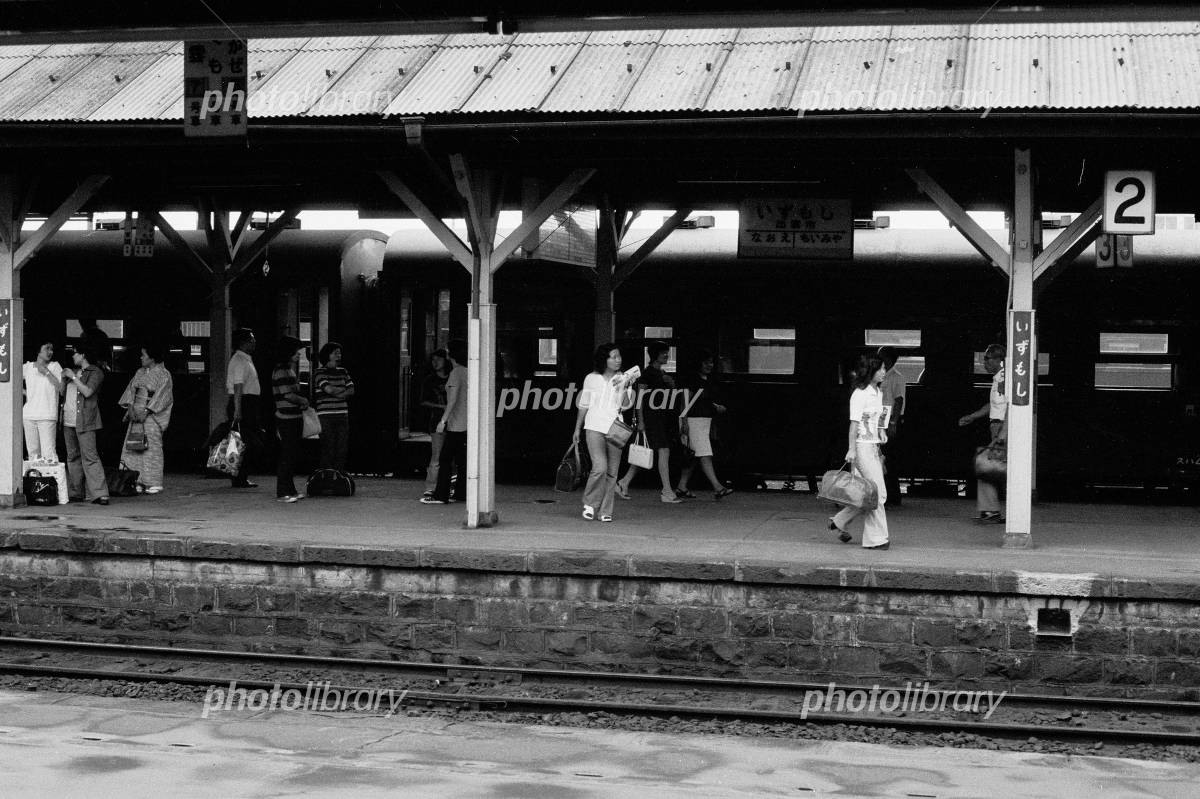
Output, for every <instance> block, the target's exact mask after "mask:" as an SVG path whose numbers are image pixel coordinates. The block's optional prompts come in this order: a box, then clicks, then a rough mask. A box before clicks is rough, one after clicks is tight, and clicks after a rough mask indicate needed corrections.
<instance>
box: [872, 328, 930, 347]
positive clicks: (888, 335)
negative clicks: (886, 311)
mask: <svg viewBox="0 0 1200 799" xmlns="http://www.w3.org/2000/svg"><path fill="white" fill-rule="evenodd" d="M863 339H864V341H863V343H864V344H865V345H866V346H868V347H906V348H914V347H919V346H921V331H920V330H867V331H864V333H863Z"/></svg>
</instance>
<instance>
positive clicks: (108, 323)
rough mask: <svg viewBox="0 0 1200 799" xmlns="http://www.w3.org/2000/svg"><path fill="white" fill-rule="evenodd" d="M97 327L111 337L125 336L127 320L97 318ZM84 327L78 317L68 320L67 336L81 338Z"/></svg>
mask: <svg viewBox="0 0 1200 799" xmlns="http://www.w3.org/2000/svg"><path fill="white" fill-rule="evenodd" d="M96 327H98V328H100V329H101V330H102V331H104V332H105V333H106V334H107V335H108V337H109V338H125V322H124V320H122V319H97V320H96ZM82 335H83V328H82V327H80V326H79V320H78V319H68V320H67V338H79V337H80V336H82Z"/></svg>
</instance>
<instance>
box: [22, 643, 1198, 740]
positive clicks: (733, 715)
mask: <svg viewBox="0 0 1200 799" xmlns="http://www.w3.org/2000/svg"><path fill="white" fill-rule="evenodd" d="M4 673H10V674H24V675H28V676H38V677H56V678H60V679H86V680H108V681H114V682H140V683H151V682H153V683H160V684H172V683H174V684H180V685H190V686H195V687H210V688H215V687H219V686H220V687H223V686H224V685H226V684H229V683H236V685H237V686H238V687H239V688H248V689H252V690H254V689H261V690H275V689H278V690H279V691H281V692H282V691H288V690H296V691H306V690H311V687H312V685H313V683H312V681H310V682H309V683H293V682H282V681H274V680H273V681H267V680H240V679H237V678H229V677H217V676H196V675H190V676H188V675H163V674H149V673H146V672H130V671H103V670H97V669H86V668H70V667H62V666H35V665H30V664H25V663H0V674H4ZM325 687H326V689H327V690H336V691H339V692H347V691H349V692H354V691H361V690H363V688H361V687H354V686H344V685H332V684H330V685H328V686H325ZM412 702H425V703H427V704H430V705H432V704H435V703H436V704H445V705H452V706H455V707H458V708H469V709H477V710H488V711H494V712H506V713H521V712H533V713H546V712H562V713H568V712H569V713H598V712H603V713H610V714H613V715H626V716H655V717H664V716H665V717H670V716H675V717H688V718H694V719H728V720H736V721H751V722H758V723H772V724H804V723H812V724H821V725H834V724H841V725H846V726H858V727H882V728H894V729H906V730H912V731H918V732H929V733H945V732H954V733H959V734H970V735H978V736H983V737H987V736H992V737H1000V738H1013V737H1035V738H1037V739H1039V740H1051V739H1054V738H1071V739H1081V738H1082V739H1088V740H1104V741H1114V742H1130V741H1132V742H1138V743H1156V744H1174V745H1180V744H1182V745H1200V733H1177V732H1157V731H1152V730H1135V729H1128V730H1126V729H1114V728H1107V727H1046V726H1039V725H1032V724H1006V723H992V722H972V721H963V720H960V719H954V720H946V721H942V720H936V719H914V718H906V717H890V716H858V715H853V716H852V715H844V714H837V713H807V714H803V715H802V714H801V713H798V712H790V711H781V710H757V709H753V708H741V707H738V708H733V707H697V706H695V705H661V704H649V703H642V702H606V701H599V700H588V699H543V698H538V697H519V696H504V695H493V694H471V695H462V694H449V693H443V692H436V691H408V692H407V693H405V695H404V697H403V701H402V702H401V704H402V705H405V704H412Z"/></svg>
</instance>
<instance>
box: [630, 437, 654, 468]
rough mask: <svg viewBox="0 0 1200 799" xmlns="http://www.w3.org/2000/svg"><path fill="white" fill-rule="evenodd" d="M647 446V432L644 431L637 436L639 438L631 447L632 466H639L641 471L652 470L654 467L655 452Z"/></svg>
mask: <svg viewBox="0 0 1200 799" xmlns="http://www.w3.org/2000/svg"><path fill="white" fill-rule="evenodd" d="M646 444H647V440H646V432H645V431H644V430H643V431H642V432H640V433H638V434H637V438H636V439H634V442H633V444H632V445H631V446H630V447H629V465H630V466H637V467H638V468H640V469H650V468H652V467H653V466H654V450H652V449H650V447H648V446H646Z"/></svg>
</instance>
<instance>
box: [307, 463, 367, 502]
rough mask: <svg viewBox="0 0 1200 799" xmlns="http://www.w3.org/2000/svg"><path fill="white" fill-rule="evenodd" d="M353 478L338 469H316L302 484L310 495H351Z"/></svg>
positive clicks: (352, 493) (353, 487) (353, 486)
mask: <svg viewBox="0 0 1200 799" xmlns="http://www.w3.org/2000/svg"><path fill="white" fill-rule="evenodd" d="M354 489H355V485H354V478H353V477H351V476H350V475H348V474H346V473H345V472H343V471H341V470H339V469H328V468H326V469H317V470H316V471H315V472H313V473H312V475H311V476H310V477H309V478H308V482H307V483H305V484H304V493H305V494H307V495H308V496H310V497H352V496H354Z"/></svg>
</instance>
